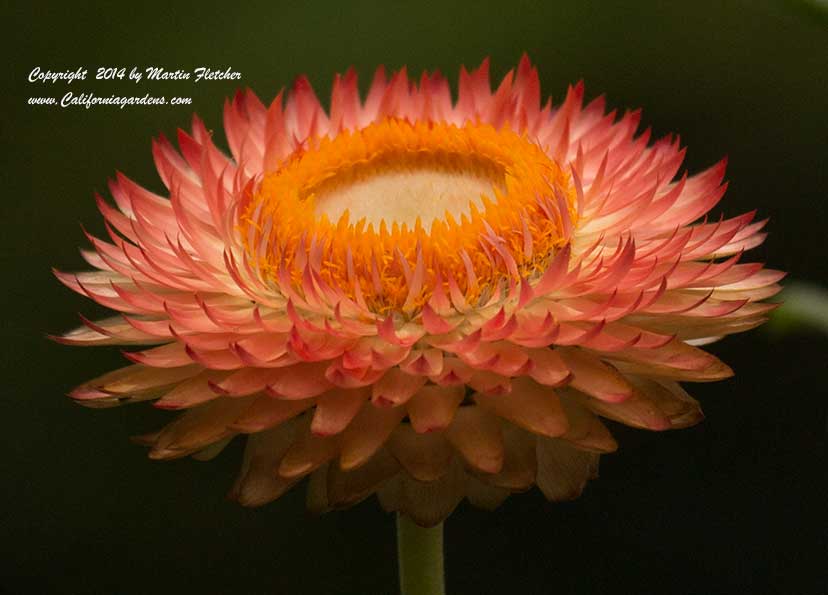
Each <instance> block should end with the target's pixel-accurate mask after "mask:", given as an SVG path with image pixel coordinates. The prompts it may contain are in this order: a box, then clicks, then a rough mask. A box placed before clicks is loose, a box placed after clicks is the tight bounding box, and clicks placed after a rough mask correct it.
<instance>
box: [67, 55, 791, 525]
mask: <svg viewBox="0 0 828 595" xmlns="http://www.w3.org/2000/svg"><path fill="white" fill-rule="evenodd" d="M583 96H584V91H583V86H582V85H581V84H578V85H576V86H575V87H571V88H569V90H568V93H567V96H566V98H565V100H564V101H563V103H562V104H561V105H560V106H558V107H555V108H553V107H552V105H551V103H549V102H547V103H546V104H544V105H541V101H540V88H539V84H538V76H537V71H536V69H535V68H534V67H532V65H531V64H530V63H529V60H528V59H527V58H526V57H524V58H523V59H522V60H521V62H520V64H519V66H518V68H517V70H516V71H515V72H509V73H508V74H507V75H506V77H505V78H504V79H503V81H502V82H501V83H500V85H499V86H498V87H497V89H496V90H495V91H494V92H492V90H491V88H490V84H489V76H488V62H484V63H483V64H482V65H481V66H480V67H479V68H478V69H476V70H474V71H473V72H471V73H469V72H467V71H466V70H465V69H461V71H460V82H459V94H458V99H457V101H456V102H453V101H452V99H451V93H450V90H449V85H448V83H447V82H446V80H445V79H444V78H443V77H441V76H440V75H438V74H428V73H425V74H423V75H422V77H421V78H420V81H419V84H414V83H412V82H411V81H410V80H409V78H408V76H407V74H406V71H405V70H404V69H403V70H401V71H400V72H397V73H395V74H394V75H393V76H392V77H391V78H390V80H388V79H387V78H386V76H385V73H384V70H383V69H382V68H380V69H379V70H377V72H376V74H375V76H374V79H373V82H372V84H371V87H370V91H369V92H368V95H367V97H366V98H365V100H364V101H362V100H361V99H360V96H359V93H358V90H357V80H356V75H355V74H354V72H353V71H349V72H348V73H346V74H345V75H344V76H337V77H336V78H335V80H334V83H333V90H332V94H331V106H330V111H329V112H326V111H325V110H324V109H323V108H322V106H321V105H320V103H319V101H318V99H317V97H316V95H315V94H314V92H313V90H312V89H311V86H310V84H309V83H308V81H307V79H305V78H299V79H298V80H297V81H296V83H295V84H294V86H293V88H292V90H291V91H290V92H289V93H287V95H286V96H285V97H286V101H285V103H284V107H283V93H281V92H280V93H279V94H278V95H277V97H276V99H275V100H274V101H273V102H272V103H271V104H270V106H269V107H266V106H265V105H263V104H262V103H261V102H260V101H259V99H258V98H257V97H256V96H255V95H254V94H253V93H252V92H250V91H246V92H239V93H238V94H237V95H236V96H235V98H234V99H233V100H232V101H229V102H227V103H226V104H225V106H224V127H225V131H226V135H227V140H228V142H229V146H230V152H231V154H232V157H228V156H226V155H225V153H224V152H222V151H221V150H220V149H219V148H217V147H216V145H215V144H214V142H213V135H212V133H211V132H210V131H208V130H207V128H206V127H205V126H204V124H203V123H202V122H201V120H199V119H198V118H197V117H196V118H194V121H193V126H192V132H191V133H187V132H183V131H179V133H178V144H179V147H180V153H179V152H177V151H176V150H175V149H174V148H173V146H172V144H171V143H170V142H169V141H168V140H167V139H166V138H164V137H163V136H162V137H160V138H158V139H157V140H156V141H155V142H154V143H153V156H154V158H155V163H156V166H157V168H158V172H159V174H160V177H161V179H162V180H163V182H164V184H165V185H166V187H167V189H168V190H169V198H167V197H162V196H158V195H156V194H153V193H151V192H149V191H148V190H145V189H144V188H142V187H141V186H139V185H138V184H136V183H135V182H133V181H131V180H129V179H128V178H127V177H125V176H123V175H121V174H118V175H117V178H116V179H115V180H114V181H113V182H112V183H111V184H110V190H111V193H112V196H113V197H114V200H115V203H116V205H117V208H115V207H113V206H111V205H110V204H108V203H107V202H106V201H104V200H103V199H101V198H100V197H97V199H98V205H99V207H100V210H101V212H102V214H103V216H104V218H105V220H106V223H107V231H108V232H109V236H110V238H109V240H102V239H99V238H96V237H93V236H91V235H90V236H89V239H90V241H91V243H92V245H93V247H94V251H85V252H83V255H84V256H85V258H86V260H87V261H88V262H89V264H91V265H92V266H93V267H94V268H95V269H96V270H95V271H94V272H84V273H78V274H66V273H60V272H58V273H56V274H57V276H58V278H59V279H60V280H61V281H62V282H63V283H65V284H66V285H67V286H69V287H70V288H72V289H74V290H75V291H77V292H79V293H81V294H83V295H86V296H88V297H90V298H91V299H93V300H95V301H96V302H98V303H99V304H102V305H104V306H106V307H107V308H111V309H112V310H115V311H117V312H118V316H115V317H113V318H107V319H106V320H101V321H97V322H92V321H89V320H85V319H84V320H83V322H84V326H83V327H81V328H80V329H77V330H74V331H72V332H69V333H67V334H66V335H63V336H62V337H59V338H58V340H59V341H62V342H64V343H69V344H77V345H142V346H150V345H154V346H152V347H149V348H146V349H143V350H140V351H131V352H128V353H126V354H125V355H126V357H127V358H129V359H130V360H131V361H133V362H134V365H130V366H128V367H125V368H122V369H120V370H117V371H115V372H111V373H109V374H106V375H104V376H101V377H100V378H96V379H95V380H92V381H89V382H87V383H85V384H83V385H81V386H80V387H78V388H77V389H75V390H74V391H73V392H72V393H71V396H72V397H74V398H75V399H77V400H78V401H79V402H80V403H82V404H84V405H88V406H92V407H106V406H111V405H119V404H122V403H132V402H137V401H145V400H155V406H156V407H159V408H162V409H174V410H183V411H184V412H183V414H182V415H181V416H180V417H178V418H177V419H176V420H175V421H173V422H172V423H170V424H169V425H167V426H166V427H165V428H163V429H161V430H160V431H158V432H156V433H153V434H149V435H146V436H142V437H140V438H139V441H140V442H142V443H144V444H146V445H148V446H149V447H150V451H149V454H150V457H151V458H154V459H169V458H175V457H182V456H186V455H193V456H194V457H196V458H199V459H209V458H210V457H213V456H215V455H216V454H218V452H219V451H221V449H222V448H223V447H224V446H225V445H226V444H227V443H228V442H229V441H230V440H231V439H232V438H233V437H234V436H236V435H239V434H244V435H247V445H246V450H245V455H244V462H243V465H242V470H241V473H240V475H239V477H238V479H237V480H236V483H235V485H234V486H233V488H232V490H231V497H232V498H234V499H236V500H238V501H239V502H240V503H241V504H244V505H248V506H255V505H261V504H264V503H266V502H269V501H272V500H274V499H275V498H277V497H278V496H279V495H281V494H282V493H284V492H285V491H286V490H288V489H289V488H290V487H292V486H293V485H294V484H296V483H297V482H298V481H299V480H300V479H301V478H303V477H305V476H308V475H309V476H310V481H309V488H308V502H309V506H310V507H311V508H312V509H315V510H327V509H330V508H338V507H344V506H348V505H351V504H353V503H355V502H358V501H360V500H362V499H364V498H366V497H367V496H369V495H371V494H373V493H378V495H379V499H380V501H381V503H382V504H383V506H384V507H385V508H386V509H389V510H396V511H399V512H402V513H405V514H408V515H410V516H411V517H412V518H413V519H414V520H415V521H416V522H418V523H421V524H424V525H429V524H434V523H437V522H439V521H441V520H443V519H444V518H445V517H446V516H447V515H448V514H450V512H451V511H452V510H453V509H454V507H455V506H456V505H457V504H458V502H459V501H461V500H462V499H463V498H464V497H465V498H468V500H469V501H470V502H472V503H473V504H475V505H477V506H481V507H484V508H494V507H496V506H497V505H498V504H499V503H500V502H502V501H503V500H504V499H505V498H506V497H507V496H508V495H509V494H510V493H512V492H516V491H522V490H526V489H528V488H530V487H531V486H533V485H537V486H538V487H539V488H540V489H541V490H542V491H543V493H544V494H545V495H546V496H547V498H549V499H551V500H562V499H568V498H573V497H576V496H577V495H579V494H580V492H581V491H582V489H583V488H584V485H585V484H586V482H587V480H588V479H590V478H592V477H594V476H596V474H597V469H598V458H599V455H600V454H601V453H608V452H611V451H614V450H615V449H616V446H617V445H616V442H615V440H614V439H613V437H612V435H611V434H610V432H609V431H608V430H607V428H606V426H605V425H604V423H602V421H601V418H608V419H610V420H614V421H617V422H621V423H623V424H626V425H630V426H634V427H638V428H645V429H650V430H667V429H671V428H683V427H686V426H690V425H693V424H695V423H697V422H699V421H700V420H701V419H702V413H701V409H700V408H699V405H698V403H697V402H696V401H695V400H694V399H693V398H691V397H690V396H689V395H688V394H687V393H686V392H685V391H684V389H683V388H682V387H681V386H680V385H679V382H680V381H689V382H704V381H713V380H719V379H722V378H726V377H728V376H730V375H731V374H732V372H731V370H730V369H729V368H728V367H727V366H726V365H725V364H723V363H722V362H721V361H719V360H718V359H717V358H716V357H714V356H713V355H711V354H709V353H707V352H705V351H703V350H701V349H699V345H703V344H705V343H709V342H712V341H715V340H717V339H719V338H721V337H723V336H725V335H729V334H731V333H735V332H741V331H744V330H747V329H750V328H753V327H755V326H757V325H759V324H761V323H762V322H763V321H764V320H765V315H766V314H767V313H768V311H769V310H771V309H772V308H773V304H767V303H759V302H760V300H762V299H764V298H767V297H769V296H771V295H773V294H775V293H776V292H777V291H778V289H779V286H778V285H777V282H778V281H779V280H780V279H781V278H782V276H783V275H782V274H781V273H779V272H777V271H772V270H767V269H763V267H762V265H761V264H743V263H739V261H740V259H741V256H742V252H743V251H745V250H747V249H749V248H753V247H754V246H757V245H759V244H760V243H761V242H762V241H763V239H764V235H765V234H764V233H762V231H761V230H762V228H763V226H764V223H765V222H764V221H759V222H754V221H753V219H754V214H753V213H750V214H747V215H742V216H739V217H735V218H732V219H724V218H720V219H717V220H709V221H708V220H707V218H706V217H705V214H706V213H707V212H708V211H710V210H711V209H712V208H713V207H714V205H716V203H717V202H718V201H719V199H720V198H721V197H722V195H723V194H724V191H725V186H726V185H725V184H723V183H722V178H723V175H724V169H725V163H724V161H723V162H721V163H719V164H717V165H715V166H713V167H712V168H710V169H708V170H706V171H703V172H701V173H699V174H697V175H694V176H691V177H688V176H687V174H683V175H682V176H680V177H677V172H678V171H679V168H680V166H681V163H682V159H683V157H684V150H683V149H681V148H680V145H679V141H678V139H677V138H675V139H674V138H672V137H667V138H663V139H661V140H658V141H656V142H655V143H652V144H651V143H650V134H649V131H646V132H644V133H643V134H637V132H636V131H637V128H638V124H639V113H638V112H637V111H636V112H627V113H625V114H624V115H623V116H621V117H620V118H619V117H617V116H616V112H614V111H613V112H609V113H605V104H604V98H603V97H599V98H598V99H595V100H593V101H592V102H590V103H589V104H587V105H586V106H584V104H583ZM702 217H705V218H704V219H702Z"/></svg>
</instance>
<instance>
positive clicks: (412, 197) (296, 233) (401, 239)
mask: <svg viewBox="0 0 828 595" xmlns="http://www.w3.org/2000/svg"><path fill="white" fill-rule="evenodd" d="M575 202H576V193H575V190H574V187H573V184H572V183H571V180H570V178H569V176H568V175H567V174H566V173H565V172H563V171H562V169H561V168H560V167H559V166H558V164H557V163H555V162H554V161H553V160H551V159H550V158H549V157H548V156H547V155H546V154H545V153H544V152H543V150H542V149H541V148H540V147H538V146H537V145H536V144H534V143H532V142H530V141H529V140H527V139H526V138H525V137H523V136H520V135H518V134H515V133H514V132H512V131H511V130H509V129H508V128H503V129H501V130H495V129H494V128H492V127H491V126H488V125H483V124H472V123H467V124H464V125H463V126H455V125H453V124H443V123H431V122H418V123H415V124H411V123H409V122H406V121H402V120H396V119H390V118H389V119H385V120H382V121H380V122H377V123H374V124H371V125H369V126H368V127H366V128H363V129H361V130H358V131H353V132H349V131H344V132H341V133H340V134H338V135H337V136H336V137H334V138H333V139H329V138H327V137H324V138H321V139H316V140H314V141H313V145H312V146H311V147H310V148H308V149H306V150H305V151H303V152H298V153H296V154H294V155H293V156H292V157H291V158H290V159H288V160H287V161H286V162H285V163H283V164H282V165H281V166H280V168H279V169H278V170H276V171H274V172H272V173H269V174H267V175H266V176H265V177H264V179H263V181H262V183H261V185H260V186H259V188H258V190H257V191H256V192H255V194H253V195H252V196H250V197H248V198H247V199H246V202H245V203H244V204H243V205H242V209H241V212H242V217H241V220H240V224H239V231H240V235H241V238H242V239H243V242H244V245H245V248H246V250H247V253H248V256H249V257H250V258H251V259H252V260H253V261H254V262H255V264H256V265H257V266H258V268H259V270H260V271H262V274H263V275H264V276H265V278H267V279H270V280H272V281H273V282H274V283H275V282H276V280H277V279H279V278H280V276H281V277H282V278H284V277H285V276H284V273H285V272H286V273H287V274H288V277H289V278H290V279H291V282H292V283H293V284H294V285H295V287H296V289H297V290H298V291H301V288H302V277H303V273H304V269H305V268H306V267H308V266H310V267H313V268H314V269H315V270H316V272H317V273H318V275H319V277H320V278H321V279H322V280H324V281H325V282H326V283H328V284H329V285H331V286H332V287H335V288H339V289H341V290H342V291H344V293H345V294H346V295H348V296H349V297H351V298H352V299H353V298H355V297H356V298H359V299H364V300H365V303H366V304H367V305H368V307H369V308H370V309H372V310H374V311H376V312H380V313H387V312H389V311H392V310H393V311H401V312H404V313H409V314H410V313H412V312H414V311H416V310H417V309H419V307H420V306H422V304H423V303H425V301H427V300H428V299H429V297H430V296H431V295H432V294H433V291H434V289H435V287H436V285H437V284H438V283H441V284H444V285H445V287H446V288H447V289H448V287H449V283H450V281H449V280H452V281H451V282H452V283H456V285H457V288H459V290H460V291H461V292H462V293H463V295H464V297H465V298H466V301H467V302H469V303H471V304H473V303H475V302H477V301H479V300H481V299H485V297H486V296H488V295H491V291H493V290H494V289H495V288H496V287H497V286H498V285H500V284H503V283H509V282H511V281H517V280H518V277H524V278H528V277H531V276H532V275H534V274H536V273H537V272H538V271H540V270H542V269H543V267H544V265H545V264H546V262H547V261H548V259H549V258H550V257H551V256H552V255H553V254H554V252H555V250H556V249H557V248H558V247H560V246H562V245H564V244H565V243H566V242H567V241H568V237H569V230H570V229H571V226H572V224H573V222H574V221H575V218H576V205H575Z"/></svg>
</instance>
